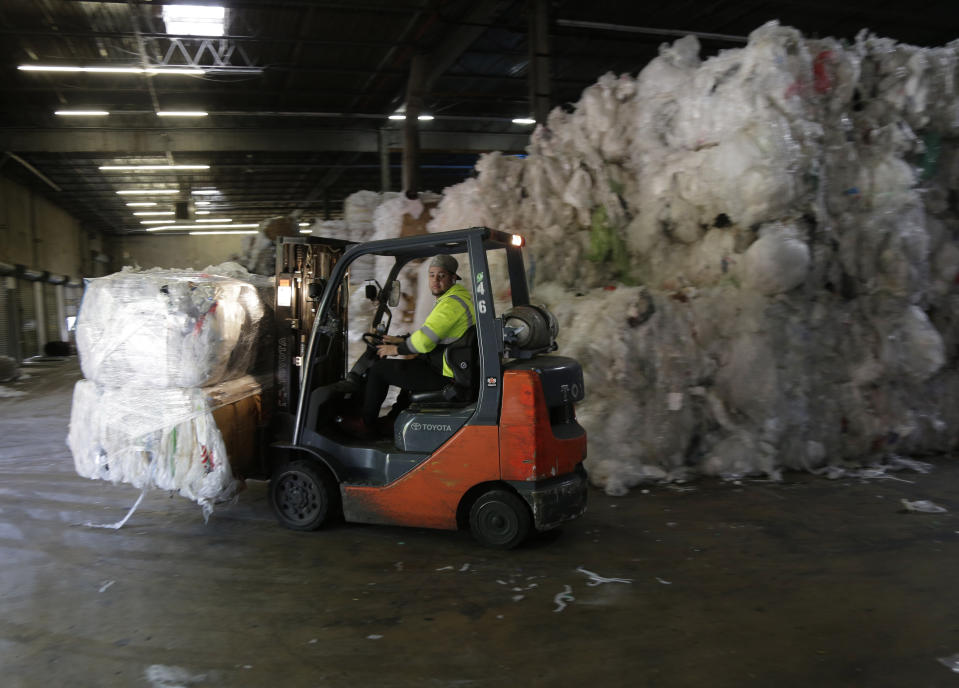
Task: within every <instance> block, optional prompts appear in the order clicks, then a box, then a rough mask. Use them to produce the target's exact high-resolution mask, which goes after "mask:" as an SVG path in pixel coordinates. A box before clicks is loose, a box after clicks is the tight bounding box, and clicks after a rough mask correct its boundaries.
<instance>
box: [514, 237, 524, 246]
mask: <svg viewBox="0 0 959 688" xmlns="http://www.w3.org/2000/svg"><path fill="white" fill-rule="evenodd" d="M512 243H513V246H522V245H523V244H525V243H526V241H525V240H524V239H523V237H521V236H520V235H519V234H514V235H513V239H512Z"/></svg>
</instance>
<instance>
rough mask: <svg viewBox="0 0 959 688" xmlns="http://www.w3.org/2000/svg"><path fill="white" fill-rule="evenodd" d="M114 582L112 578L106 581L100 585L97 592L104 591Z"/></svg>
mask: <svg viewBox="0 0 959 688" xmlns="http://www.w3.org/2000/svg"><path fill="white" fill-rule="evenodd" d="M114 583H116V581H113V580H109V581H106V582H105V583H104V584H103V585H101V586H100V589H99V590H98V591H97V592H106V591H107V590H108V589H109V588H110V586H111V585H113V584H114Z"/></svg>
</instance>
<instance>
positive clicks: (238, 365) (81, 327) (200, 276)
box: [77, 266, 272, 387]
mask: <svg viewBox="0 0 959 688" xmlns="http://www.w3.org/2000/svg"><path fill="white" fill-rule="evenodd" d="M234 268H236V269H237V270H239V271H242V268H239V266H234ZM234 274H235V275H240V274H241V272H235V273H234ZM258 288H259V289H268V282H267V281H264V279H262V278H254V277H253V276H248V279H247V280H243V279H237V278H236V277H229V276H223V275H216V274H211V273H208V272H194V271H184V270H164V269H154V270H147V271H142V272H141V271H136V270H132V269H125V270H123V271H122V272H118V273H114V274H113V275H108V276H106V277H98V278H96V279H92V280H90V281H89V282H88V283H87V286H86V290H85V292H84V296H83V301H82V304H81V307H80V313H79V316H78V318H77V350H78V353H79V355H80V364H81V367H82V369H83V374H84V376H85V377H86V378H88V379H90V380H93V381H94V382H97V383H99V384H102V385H110V386H114V387H125V386H133V387H202V386H207V385H212V384H216V383H218V382H222V381H225V380H229V379H231V378H235V377H239V376H241V375H244V374H246V373H247V372H248V371H249V370H250V369H251V368H252V367H253V365H254V363H255V362H256V361H257V358H258V354H259V353H260V348H261V347H263V348H266V349H268V348H269V347H270V346H272V338H271V337H270V336H269V331H270V330H269V327H268V324H269V320H270V308H269V307H268V305H267V304H266V303H265V302H264V299H263V296H262V294H261V293H260V292H259V291H258Z"/></svg>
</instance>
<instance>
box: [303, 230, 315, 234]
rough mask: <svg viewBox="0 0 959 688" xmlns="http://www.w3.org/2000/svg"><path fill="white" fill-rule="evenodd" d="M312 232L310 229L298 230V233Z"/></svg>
mask: <svg viewBox="0 0 959 688" xmlns="http://www.w3.org/2000/svg"><path fill="white" fill-rule="evenodd" d="M312 233H313V230H312V229H301V230H300V234H312Z"/></svg>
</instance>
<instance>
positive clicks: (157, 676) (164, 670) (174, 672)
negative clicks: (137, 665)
mask: <svg viewBox="0 0 959 688" xmlns="http://www.w3.org/2000/svg"><path fill="white" fill-rule="evenodd" d="M144 673H145V674H146V679H147V681H148V682H149V683H150V686H151V688H183V686H189V685H192V684H194V683H203V682H205V681H206V679H207V675H206V674H196V675H193V674H191V673H190V672H189V671H187V670H186V669H184V668H183V667H178V666H166V665H164V664H152V665H150V666H148V667H147V669H146V672H144Z"/></svg>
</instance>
